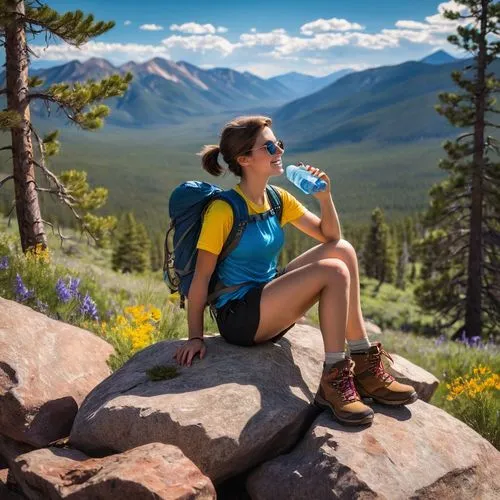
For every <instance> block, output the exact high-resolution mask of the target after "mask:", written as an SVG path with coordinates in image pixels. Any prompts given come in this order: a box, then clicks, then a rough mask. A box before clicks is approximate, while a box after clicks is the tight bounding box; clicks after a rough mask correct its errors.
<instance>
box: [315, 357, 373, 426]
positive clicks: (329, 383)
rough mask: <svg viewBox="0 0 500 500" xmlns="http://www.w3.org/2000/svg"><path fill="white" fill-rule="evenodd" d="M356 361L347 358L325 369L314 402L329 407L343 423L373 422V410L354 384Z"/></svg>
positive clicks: (361, 423) (322, 406) (321, 406)
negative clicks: (362, 398) (363, 400)
mask: <svg viewBox="0 0 500 500" xmlns="http://www.w3.org/2000/svg"><path fill="white" fill-rule="evenodd" d="M353 366H354V363H353V362H352V361H351V360H350V359H349V358H347V359H345V360H342V361H339V362H338V363H335V364H334V365H333V366H332V367H331V368H330V370H326V369H325V370H323V374H322V375H321V380H320V383H319V389H318V392H317V393H316V397H315V399H314V402H315V404H316V405H317V406H319V407H320V408H328V409H329V410H331V412H332V413H333V415H334V417H335V418H336V419H337V420H338V421H339V422H341V423H343V424H349V425H363V424H371V423H372V420H373V410H372V409H371V408H370V407H369V406H366V405H365V404H364V403H363V402H362V401H361V398H360V397H359V394H358V392H357V391H356V387H355V386H354V379H353V377H354V374H353V371H352V369H353Z"/></svg>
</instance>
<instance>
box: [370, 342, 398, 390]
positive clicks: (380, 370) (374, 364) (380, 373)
mask: <svg viewBox="0 0 500 500" xmlns="http://www.w3.org/2000/svg"><path fill="white" fill-rule="evenodd" d="M382 354H383V355H384V356H386V357H387V358H389V359H390V360H391V361H392V362H394V360H393V359H392V357H391V355H390V354H389V353H388V352H386V351H384V349H382V347H379V348H378V350H377V352H376V353H373V354H370V356H369V362H370V368H369V369H370V371H371V372H372V373H373V374H374V375H375V376H376V377H380V378H381V379H382V381H384V382H392V381H394V380H395V378H394V377H393V376H392V375H391V374H390V373H388V372H387V371H386V370H385V367H384V363H383V361H382Z"/></svg>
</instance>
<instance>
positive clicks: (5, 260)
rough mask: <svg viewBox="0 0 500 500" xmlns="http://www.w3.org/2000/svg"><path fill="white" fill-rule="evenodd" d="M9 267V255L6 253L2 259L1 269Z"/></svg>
mask: <svg viewBox="0 0 500 500" xmlns="http://www.w3.org/2000/svg"><path fill="white" fill-rule="evenodd" d="M4 269H9V257H7V255H5V256H4V257H2V258H1V259H0V270H2V271H3V270H4Z"/></svg>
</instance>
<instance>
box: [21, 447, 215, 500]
mask: <svg viewBox="0 0 500 500" xmlns="http://www.w3.org/2000/svg"><path fill="white" fill-rule="evenodd" d="M12 471H13V473H14V476H15V478H16V480H17V482H18V484H19V485H20V486H21V488H22V490H23V492H24V494H25V495H26V496H27V497H28V498H30V499H34V500H38V499H50V500H53V499H61V498H72V499H74V500H78V499H82V500H84V499H90V498H94V499H99V498H101V499H105V498H130V499H135V498H137V499H139V498H156V499H164V500H181V499H182V500H185V499H187V498H189V499H192V500H195V499H197V500H212V499H215V498H216V494H215V488H214V486H213V484H212V483H211V481H210V479H208V477H206V476H204V475H203V474H202V473H201V472H200V470H199V469H198V467H196V466H195V465H194V464H193V463H192V462H191V461H190V460H189V459H187V458H186V457H185V456H184V455H183V454H182V452H181V451H180V450H179V449H178V448H176V447H175V446H170V445H166V444H162V443H150V444H146V445H144V446H140V447H138V448H134V449H133V450H129V451H126V452H124V453H121V454H117V455H111V456H109V457H105V458H89V457H88V456H86V455H85V454H84V453H82V452H80V451H78V450H72V449H60V448H45V449H43V450H36V451H33V452H31V453H28V454H26V455H21V456H19V457H17V458H16V460H15V464H14V466H13V467H12Z"/></svg>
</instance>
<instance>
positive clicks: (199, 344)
mask: <svg viewBox="0 0 500 500" xmlns="http://www.w3.org/2000/svg"><path fill="white" fill-rule="evenodd" d="M206 352H207V348H206V347H205V342H203V340H202V339H200V338H195V339H190V340H188V341H187V342H186V343H185V344H184V345H182V346H180V347H179V348H178V349H177V351H175V354H174V356H173V357H174V359H175V360H176V361H177V363H179V364H180V365H181V366H191V362H192V361H193V358H194V357H195V356H196V355H197V354H199V355H200V359H203V358H204V357H205V354H206Z"/></svg>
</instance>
